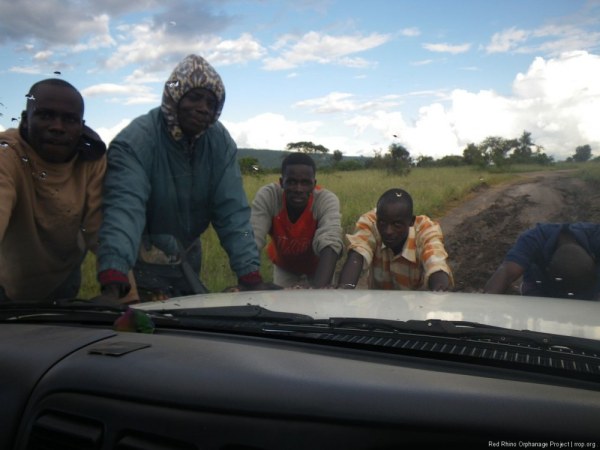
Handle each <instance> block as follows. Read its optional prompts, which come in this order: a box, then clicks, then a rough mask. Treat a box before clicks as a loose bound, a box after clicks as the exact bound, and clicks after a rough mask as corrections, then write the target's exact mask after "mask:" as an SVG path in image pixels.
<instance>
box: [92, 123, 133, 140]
mask: <svg viewBox="0 0 600 450" xmlns="http://www.w3.org/2000/svg"><path fill="white" fill-rule="evenodd" d="M130 122H131V119H123V120H121V121H120V122H119V123H117V124H116V125H114V126H112V127H108V128H107V127H98V128H94V130H95V131H96V133H98V135H99V136H100V137H101V138H102V140H103V141H104V142H105V143H106V145H108V144H110V141H112V140H113V138H114V137H115V136H116V135H117V134H118V133H119V132H120V131H121V130H122V129H123V128H125V127H126V126H127V125H129V123H130Z"/></svg>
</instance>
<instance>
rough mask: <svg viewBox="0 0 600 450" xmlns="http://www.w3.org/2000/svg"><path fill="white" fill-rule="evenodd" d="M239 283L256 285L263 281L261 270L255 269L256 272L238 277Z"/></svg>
mask: <svg viewBox="0 0 600 450" xmlns="http://www.w3.org/2000/svg"><path fill="white" fill-rule="evenodd" d="M238 283H239V284H243V285H244V286H256V285H257V284H260V283H262V277H261V276H260V272H259V271H258V270H255V271H254V272H250V273H247V274H246V275H242V276H241V277H238Z"/></svg>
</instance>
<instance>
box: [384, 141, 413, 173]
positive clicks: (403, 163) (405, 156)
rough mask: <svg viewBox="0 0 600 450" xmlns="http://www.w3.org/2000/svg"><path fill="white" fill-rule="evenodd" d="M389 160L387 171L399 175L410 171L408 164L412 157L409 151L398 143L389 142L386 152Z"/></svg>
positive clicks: (409, 164) (410, 162)
mask: <svg viewBox="0 0 600 450" xmlns="http://www.w3.org/2000/svg"><path fill="white" fill-rule="evenodd" d="M386 156H387V159H388V160H389V164H387V169H388V171H389V172H393V173H396V174H399V175H408V174H409V172H410V166H411V165H412V158H411V156H410V153H409V151H408V150H407V149H406V147H404V146H403V145H400V144H396V143H394V144H391V145H390V146H389V147H388V154H387V155H386Z"/></svg>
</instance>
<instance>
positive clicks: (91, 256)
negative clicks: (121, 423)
mask: <svg viewBox="0 0 600 450" xmlns="http://www.w3.org/2000/svg"><path fill="white" fill-rule="evenodd" d="M598 17H600V4H598V2H595V1H589V0H573V1H569V2H566V1H565V2H558V1H556V2H547V1H545V0H531V1H527V2H520V1H519V2H517V1H512V0H511V1H505V2H492V3H490V2H488V1H484V0H472V1H467V2H461V3H460V4H454V3H453V2H447V1H442V0H425V1H421V2H418V4H417V3H415V2H407V1H395V2H390V1H383V0H382V1H375V2H366V3H365V2H359V1H342V0H339V1H338V0H333V1H326V2H313V1H309V2H302V1H300V2H298V1H284V2H278V1H247V2H202V4H201V5H199V4H198V2H194V1H187V0H182V1H179V2H174V3H168V4H167V3H165V2H156V1H144V2H135V1H134V2H128V3H127V5H124V4H123V5H121V4H117V3H115V2H112V1H83V2H81V1H77V2H74V1H66V2H56V1H50V2H44V5H43V6H40V5H38V2H34V1H33V0H25V1H19V2H13V3H10V2H3V3H1V4H0V24H1V27H0V28H1V29H2V33H1V35H2V36H1V37H0V54H1V55H2V60H3V65H2V70H0V82H1V85H2V87H3V89H2V90H0V302H1V303H3V304H22V303H23V304H28V305H30V306H31V308H32V309H33V310H35V308H36V307H37V306H39V307H40V308H42V306H43V307H44V308H48V307H49V306H52V305H54V306H61V305H62V306H64V303H60V302H59V303H60V305H59V304H58V303H57V301H65V300H74V299H77V300H83V302H78V305H79V306H85V305H90V307H92V306H94V307H95V305H96V306H97V305H98V304H105V303H111V302H112V304H116V305H136V306H135V307H136V308H139V309H143V310H147V311H151V310H162V309H185V308H204V307H218V306H243V305H248V304H250V305H258V306H262V307H264V308H267V309H269V310H271V311H277V312H282V313H294V314H302V315H306V316H309V317H311V318H314V319H327V318H330V317H353V318H377V319H389V320H397V321H408V320H425V321H426V320H432V319H436V320H437V319H439V320H449V321H467V322H473V323H481V324H486V325H493V326H498V327H505V328H510V329H514V330H532V331H538V332H542V333H552V334H559V335H565V336H573V337H579V338H586V339H594V340H600V314H598V312H599V311H598V309H599V306H600V303H598V299H599V298H600V225H599V224H600V207H598V205H600V190H599V189H598V185H599V183H600V163H599V161H600V132H599V130H600V128H599V127H598V124H597V115H598V114H597V111H600V78H599V77H598V76H597V74H598V73H600V54H599V52H598V49H599V48H600V45H599V44H600V23H599V22H598ZM86 302H87V303H86ZM44 311H46V309H44ZM82 320H83V319H82Z"/></svg>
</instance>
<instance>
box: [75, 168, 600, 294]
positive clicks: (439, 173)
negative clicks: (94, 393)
mask: <svg viewBox="0 0 600 450" xmlns="http://www.w3.org/2000/svg"><path fill="white" fill-rule="evenodd" d="M568 167H569V168H580V167H581V166H579V165H574V164H570V165H569V166H568ZM559 168H562V167H561V165H554V166H552V167H547V168H544V170H553V169H559ZM539 170H541V169H540V166H521V167H512V168H511V171H510V172H502V173H495V172H491V171H486V170H481V169H475V168H473V167H448V168H415V169H413V170H412V171H411V173H410V174H409V175H408V176H397V175H391V174H387V173H386V172H385V171H381V170H363V171H354V172H331V173H317V182H318V184H319V185H321V186H322V187H324V188H327V189H329V190H331V191H333V192H335V193H336V194H337V196H338V197H339V199H340V204H341V209H342V227H343V229H344V232H345V233H350V232H352V230H353V228H354V223H355V221H356V219H358V217H359V216H360V215H361V214H362V213H364V212H366V211H368V210H369V209H371V208H373V207H374V206H375V203H376V201H377V199H378V198H379V196H380V195H381V194H382V193H383V192H384V191H386V190H387V189H390V188H395V187H397V188H402V189H405V190H407V191H408V192H409V193H410V194H411V195H412V197H413V200H414V205H415V214H426V215H428V216H430V217H432V218H434V219H435V218H439V217H441V216H442V215H443V214H444V212H445V211H446V210H447V209H448V208H450V207H451V206H453V205H454V204H456V203H457V202H459V201H460V200H461V199H464V198H465V197H467V196H468V195H469V194H470V193H471V192H473V190H474V189H476V188H477V187H478V186H480V185H481V184H484V183H485V184H487V185H494V184H497V183H501V182H504V181H507V180H509V179H511V178H514V177H515V176H517V175H518V173H520V172H527V171H539ZM581 176H582V177H584V178H586V179H588V180H592V179H593V180H600V165H597V164H588V165H586V166H585V168H584V169H583V170H582V171H581ZM278 179H279V176H278V175H276V174H268V175H261V176H246V177H245V178H244V188H245V190H246V195H247V197H248V201H249V202H251V201H252V199H253V198H254V195H255V193H256V191H257V190H258V189H259V188H260V187H261V186H263V185H265V184H267V183H271V182H276V181H277V180H278ZM202 246H203V257H202V271H201V279H202V280H203V282H204V284H205V285H206V286H207V287H208V288H209V290H211V291H213V292H218V291H222V290H223V289H224V288H226V287H228V286H232V285H235V284H236V282H237V281H236V277H235V275H234V273H233V272H232V271H231V269H230V268H229V262H228V258H227V255H226V253H225V252H224V251H223V249H222V248H221V246H220V245H219V241H218V238H217V236H216V233H215V232H214V230H213V229H212V228H209V229H208V230H207V231H206V232H205V233H204V234H203V235H202ZM261 259H262V261H261V273H262V274H263V278H265V280H268V281H270V280H271V279H272V267H271V263H270V261H269V260H268V259H267V258H266V256H265V254H264V252H263V254H262V258H261ZM340 265H341V261H340ZM98 293H99V289H98V284H97V282H96V268H95V257H94V256H93V255H91V254H89V255H88V257H87V258H86V260H85V262H84V267H83V282H82V287H81V291H80V298H91V297H93V296H95V295H98Z"/></svg>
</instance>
